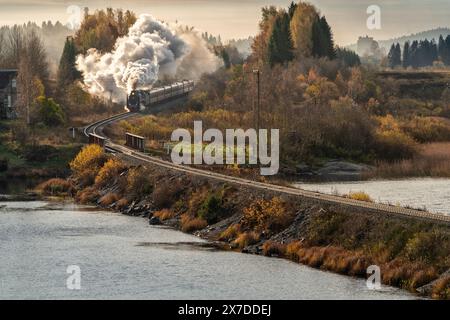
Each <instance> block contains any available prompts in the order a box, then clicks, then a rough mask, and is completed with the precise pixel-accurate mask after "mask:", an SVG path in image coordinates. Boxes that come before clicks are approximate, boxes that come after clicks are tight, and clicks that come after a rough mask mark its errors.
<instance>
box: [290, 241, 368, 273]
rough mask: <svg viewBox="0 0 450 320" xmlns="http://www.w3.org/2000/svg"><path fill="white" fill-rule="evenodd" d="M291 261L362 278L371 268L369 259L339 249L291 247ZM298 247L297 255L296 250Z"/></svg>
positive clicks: (357, 253) (358, 253)
mask: <svg viewBox="0 0 450 320" xmlns="http://www.w3.org/2000/svg"><path fill="white" fill-rule="evenodd" d="M289 247H290V249H289V250H290V252H289V253H288V252H287V250H286V252H287V254H288V255H290V257H291V259H293V260H294V261H298V262H300V263H303V264H306V265H308V266H310V267H314V268H322V269H325V270H329V271H333V272H337V273H341V274H349V275H353V276H362V275H365V274H366V271H367V267H368V266H369V262H368V259H367V258H366V257H364V256H363V254H362V253H360V252H354V251H349V250H345V249H343V248H339V247H332V246H330V247H310V248H305V247H301V246H298V245H295V244H293V245H291V246H289ZM296 247H298V248H299V250H298V251H297V253H295V252H294V249H295V248H296Z"/></svg>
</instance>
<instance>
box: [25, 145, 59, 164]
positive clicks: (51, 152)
mask: <svg viewBox="0 0 450 320" xmlns="http://www.w3.org/2000/svg"><path fill="white" fill-rule="evenodd" d="M57 155H58V150H57V149H56V148H55V147H53V146H48V145H27V146H25V148H24V157H25V159H26V160H27V161H31V162H44V161H48V160H50V159H52V158H54V157H56V156H57Z"/></svg>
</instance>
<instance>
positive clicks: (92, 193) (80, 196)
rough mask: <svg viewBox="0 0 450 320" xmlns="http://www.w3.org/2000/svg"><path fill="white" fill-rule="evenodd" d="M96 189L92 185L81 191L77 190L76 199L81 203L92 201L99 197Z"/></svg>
mask: <svg viewBox="0 0 450 320" xmlns="http://www.w3.org/2000/svg"><path fill="white" fill-rule="evenodd" d="M99 196H100V195H99V193H98V191H97V190H96V189H95V188H93V187H88V188H86V189H83V190H81V191H78V193H77V195H76V199H77V201H78V202H80V203H82V204H88V203H94V202H96V201H97V199H98V198H99Z"/></svg>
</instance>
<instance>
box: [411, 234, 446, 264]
mask: <svg viewBox="0 0 450 320" xmlns="http://www.w3.org/2000/svg"><path fill="white" fill-rule="evenodd" d="M449 240H450V238H449V236H448V235H447V234H443V233H442V232H438V231H431V232H419V233H416V234H415V235H414V236H413V237H412V238H411V239H409V241H408V242H407V244H406V246H405V255H406V256H407V257H408V259H410V260H411V261H422V262H426V263H433V262H435V261H439V260H442V261H444V260H445V259H446V257H447V255H448V252H449V251H450V246H449Z"/></svg>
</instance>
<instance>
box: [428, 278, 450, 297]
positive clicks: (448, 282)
mask: <svg viewBox="0 0 450 320" xmlns="http://www.w3.org/2000/svg"><path fill="white" fill-rule="evenodd" d="M432 297H433V298H434V299H446V300H449V299H450V276H447V277H444V278H442V279H439V280H438V281H437V282H436V284H435V285H434V286H433V291H432Z"/></svg>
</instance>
